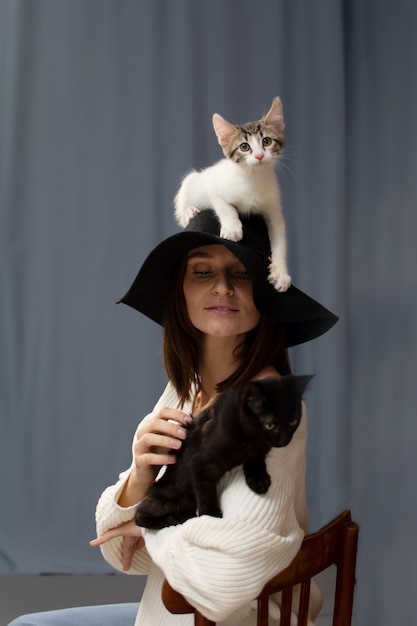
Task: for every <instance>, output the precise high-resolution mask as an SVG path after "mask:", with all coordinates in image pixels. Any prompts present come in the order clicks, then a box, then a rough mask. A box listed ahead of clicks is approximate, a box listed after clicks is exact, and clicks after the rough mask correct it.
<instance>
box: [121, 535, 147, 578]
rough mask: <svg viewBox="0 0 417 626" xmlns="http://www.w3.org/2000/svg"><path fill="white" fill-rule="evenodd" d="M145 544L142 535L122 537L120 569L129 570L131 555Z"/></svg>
mask: <svg viewBox="0 0 417 626" xmlns="http://www.w3.org/2000/svg"><path fill="white" fill-rule="evenodd" d="M144 545H145V540H144V539H143V537H139V538H138V537H123V545H122V569H123V571H124V572H127V571H129V569H130V567H131V565H132V559H133V555H134V554H135V552H136V551H137V550H141V549H142V548H143V546H144Z"/></svg>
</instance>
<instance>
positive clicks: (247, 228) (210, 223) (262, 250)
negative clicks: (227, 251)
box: [184, 209, 271, 262]
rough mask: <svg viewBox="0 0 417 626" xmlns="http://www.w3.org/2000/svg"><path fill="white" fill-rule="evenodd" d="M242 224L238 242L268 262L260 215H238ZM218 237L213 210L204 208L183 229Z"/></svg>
mask: <svg viewBox="0 0 417 626" xmlns="http://www.w3.org/2000/svg"><path fill="white" fill-rule="evenodd" d="M239 218H240V221H241V222H242V226H243V237H242V239H241V240H240V242H239V243H240V244H243V245H245V246H247V247H248V248H251V249H252V250H253V251H254V252H256V253H257V254H259V255H260V256H261V257H263V259H264V260H265V261H266V262H268V257H269V256H270V254H271V245H270V241H269V234H268V228H267V226H266V223H265V221H264V219H263V217H261V216H260V215H239ZM184 230H185V231H190V232H194V233H195V232H200V233H205V234H207V235H214V236H215V237H220V221H219V219H218V217H217V215H216V214H215V212H214V211H213V210H209V209H207V210H204V211H201V212H200V213H198V214H197V215H196V216H195V217H193V218H192V219H191V220H190V221H189V222H188V224H187V226H186V227H185V229H184Z"/></svg>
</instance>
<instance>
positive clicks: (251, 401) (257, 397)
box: [241, 381, 265, 413]
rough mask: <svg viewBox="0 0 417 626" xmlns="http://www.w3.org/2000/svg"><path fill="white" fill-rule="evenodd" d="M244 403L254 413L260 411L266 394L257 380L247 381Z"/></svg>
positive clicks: (243, 396) (243, 394) (244, 388)
mask: <svg viewBox="0 0 417 626" xmlns="http://www.w3.org/2000/svg"><path fill="white" fill-rule="evenodd" d="M241 398H242V404H243V405H244V406H246V407H247V408H248V409H249V410H250V411H252V412H253V413H258V412H259V410H260V409H261V407H262V406H263V403H264V401H265V394H264V392H263V390H262V388H261V386H260V385H258V384H257V383H256V382H255V381H252V382H250V383H246V384H245V385H244V386H243V389H242V395H241Z"/></svg>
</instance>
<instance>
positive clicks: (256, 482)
mask: <svg viewBox="0 0 417 626" xmlns="http://www.w3.org/2000/svg"><path fill="white" fill-rule="evenodd" d="M246 484H247V485H248V487H249V488H250V489H252V491H254V492H255V493H259V494H260V495H262V494H264V493H266V492H267V491H268V489H269V487H270V486H271V477H270V476H269V474H265V475H262V476H246Z"/></svg>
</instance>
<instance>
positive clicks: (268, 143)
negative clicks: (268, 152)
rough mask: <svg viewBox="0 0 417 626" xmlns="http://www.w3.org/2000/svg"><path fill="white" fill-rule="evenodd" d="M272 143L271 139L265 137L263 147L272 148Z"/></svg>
mask: <svg viewBox="0 0 417 626" xmlns="http://www.w3.org/2000/svg"><path fill="white" fill-rule="evenodd" d="M271 143H272V139H271V137H264V138H263V139H262V145H263V146H270V145H271Z"/></svg>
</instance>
